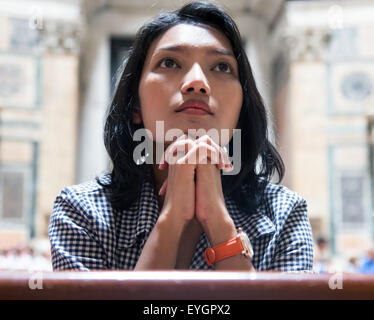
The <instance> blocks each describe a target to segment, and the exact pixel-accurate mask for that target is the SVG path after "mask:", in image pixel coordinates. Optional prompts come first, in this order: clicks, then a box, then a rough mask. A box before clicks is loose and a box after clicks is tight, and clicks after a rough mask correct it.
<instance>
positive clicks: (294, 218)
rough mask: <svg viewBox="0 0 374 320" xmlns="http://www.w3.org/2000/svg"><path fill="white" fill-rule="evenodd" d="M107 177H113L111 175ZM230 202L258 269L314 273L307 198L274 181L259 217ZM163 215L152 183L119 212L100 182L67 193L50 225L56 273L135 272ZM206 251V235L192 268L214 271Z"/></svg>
mask: <svg viewBox="0 0 374 320" xmlns="http://www.w3.org/2000/svg"><path fill="white" fill-rule="evenodd" d="M103 178H104V179H109V175H106V176H104V177H103ZM104 181H105V180H104ZM106 181H108V180H106ZM225 202H226V207H227V209H228V211H229V213H230V215H231V217H232V219H233V221H234V223H235V226H236V227H237V228H238V227H241V228H242V229H243V231H244V232H246V233H247V235H248V237H249V239H250V241H251V243H252V246H253V251H254V255H253V257H252V264H253V266H254V268H255V269H256V270H258V271H264V270H278V271H291V272H299V271H302V272H305V271H307V272H309V271H311V270H312V268H313V240H312V232H311V227H310V223H309V220H308V217H307V205H306V201H305V200H304V199H303V198H302V197H300V196H299V195H298V194H296V193H295V192H293V191H291V190H289V189H287V188H286V187H284V186H281V185H276V184H272V183H270V184H268V186H267V187H266V189H265V198H264V201H263V203H262V204H261V205H260V206H259V208H258V209H257V211H256V212H255V213H252V214H250V213H248V212H243V211H241V210H239V208H238V206H237V205H236V204H235V203H234V201H233V200H232V199H230V197H229V196H225ZM158 216H159V207H158V201H157V195H156V193H155V189H154V186H153V184H152V183H150V182H144V183H143V184H142V189H141V193H140V197H138V200H137V201H135V202H134V203H133V204H132V205H131V206H130V207H129V208H128V209H126V210H123V211H122V212H116V214H114V210H113V209H112V207H111V204H110V202H109V200H108V193H107V191H105V190H104V188H103V187H102V186H100V185H99V184H98V183H97V182H96V181H90V182H86V183H83V184H79V185H75V186H71V187H67V188H65V189H63V190H62V192H61V194H60V195H59V196H58V197H57V198H56V201H55V204H54V208H53V212H52V215H51V219H50V226H49V238H50V241H51V253H52V264H53V269H54V270H67V269H70V270H71V269H75V270H94V269H117V270H118V269H134V268H135V265H136V263H137V261H138V259H139V257H140V254H141V252H142V249H143V246H144V244H145V242H146V240H147V238H148V236H149V235H150V233H151V231H152V229H153V227H154V226H155V224H156V221H157V219H158ZM207 247H210V244H209V240H208V239H207V237H206V235H205V233H203V234H202V235H201V237H200V240H199V242H198V245H197V247H196V249H195V254H194V257H193V259H192V261H191V265H190V269H212V268H214V267H209V266H208V265H207V264H206V262H205V259H204V250H205V249H206V248H207Z"/></svg>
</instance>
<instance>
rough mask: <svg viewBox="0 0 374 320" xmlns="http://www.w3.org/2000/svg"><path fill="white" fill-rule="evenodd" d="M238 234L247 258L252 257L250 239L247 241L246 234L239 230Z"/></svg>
mask: <svg viewBox="0 0 374 320" xmlns="http://www.w3.org/2000/svg"><path fill="white" fill-rule="evenodd" d="M239 235H240V239H241V240H242V245H243V248H244V250H245V255H246V256H247V257H248V258H252V256H253V248H252V245H251V241H249V238H248V236H247V235H246V234H245V233H244V232H241V233H240V234H239Z"/></svg>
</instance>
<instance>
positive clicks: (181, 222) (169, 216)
mask: <svg viewBox="0 0 374 320" xmlns="http://www.w3.org/2000/svg"><path fill="white" fill-rule="evenodd" d="M188 223H189V221H188V220H185V219H181V218H179V217H178V215H177V214H175V213H173V212H171V211H163V212H161V214H160V216H159V218H158V220H157V223H156V226H157V228H158V229H159V230H160V231H162V232H167V233H171V232H173V233H175V234H176V235H177V236H178V235H179V236H181V235H182V233H183V231H184V229H185V228H186V226H187V225H188Z"/></svg>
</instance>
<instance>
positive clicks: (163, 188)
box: [158, 179, 168, 196]
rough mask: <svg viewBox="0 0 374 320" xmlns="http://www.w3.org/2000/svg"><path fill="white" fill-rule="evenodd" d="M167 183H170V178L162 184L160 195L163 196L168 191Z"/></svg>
mask: <svg viewBox="0 0 374 320" xmlns="http://www.w3.org/2000/svg"><path fill="white" fill-rule="evenodd" d="M167 185H168V179H166V180H165V181H164V183H163V184H162V186H161V188H160V191H159V192H158V195H159V196H163V195H164V194H165V193H166V187H167Z"/></svg>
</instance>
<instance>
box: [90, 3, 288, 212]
mask: <svg viewBox="0 0 374 320" xmlns="http://www.w3.org/2000/svg"><path fill="white" fill-rule="evenodd" d="M181 23H185V24H194V25H206V26H210V27H213V28H215V29H217V30H218V31H220V32H222V33H223V34H224V35H225V36H226V37H227V39H228V40H229V41H230V43H231V46H232V49H233V52H234V55H235V57H236V59H237V63H238V70H239V80H240V83H241V86H242V90H243V104H242V107H241V111H240V115H239V121H238V126H237V127H238V128H240V129H241V144H242V145H241V151H242V152H241V170H240V172H239V173H238V174H236V175H222V176H221V177H222V188H223V192H224V194H225V195H230V196H231V197H232V198H233V199H234V200H235V201H236V203H237V204H238V205H239V206H240V207H242V208H243V209H244V210H246V211H247V212H248V213H252V212H254V211H255V210H256V208H257V207H258V205H259V204H260V203H261V201H262V199H263V196H264V191H265V188H266V185H267V184H268V183H269V182H270V180H271V178H272V177H273V175H274V173H275V171H276V172H277V174H278V178H279V180H278V182H277V183H280V181H281V180H282V178H283V175H284V164H283V161H282V159H281V157H280V155H279V153H278V152H277V151H276V149H275V147H274V146H273V145H272V143H271V142H270V141H269V139H268V129H267V114H266V109H265V106H264V103H263V100H262V98H261V95H260V93H259V92H258V90H257V87H256V84H255V80H254V78H253V74H252V70H251V67H250V64H249V61H248V58H247V55H246V53H245V50H244V48H243V44H242V39H241V36H240V33H239V30H238V28H237V26H236V24H235V22H234V21H233V19H232V18H231V17H230V16H229V15H228V14H227V13H226V12H225V11H224V10H223V9H221V8H219V7H217V6H216V5H213V4H211V3H206V2H192V3H189V4H186V5H184V6H183V7H182V8H181V9H179V10H176V11H173V12H166V13H161V14H160V15H159V16H157V17H156V18H154V19H153V20H151V21H150V22H148V23H146V24H145V25H143V27H141V28H140V29H139V31H138V32H137V34H136V37H135V41H134V43H133V46H132V48H131V50H130V52H129V55H128V58H127V60H126V61H125V64H124V69H123V72H122V75H121V76H120V78H119V80H118V83H117V87H116V90H115V92H114V96H113V99H112V102H111V104H110V106H109V109H108V113H107V118H106V123H105V128H104V142H105V147H106V150H107V152H108V154H109V156H110V158H111V161H112V166H113V167H112V169H111V172H110V176H111V179H110V181H109V182H108V183H103V182H100V179H99V178H97V181H98V182H99V183H100V184H101V185H102V186H104V187H105V188H106V189H107V190H109V191H110V201H111V204H112V207H113V208H115V209H117V210H122V209H125V208H127V207H128V206H130V205H131V203H132V202H133V201H134V200H136V199H137V197H138V196H139V192H140V186H141V184H142V182H143V181H144V180H149V181H152V179H153V178H152V177H153V176H152V170H151V164H147V163H143V164H141V165H137V164H136V163H135V162H134V160H133V151H134V149H135V147H136V145H137V144H138V143H139V142H136V141H134V140H133V135H134V132H135V131H136V130H137V129H139V128H144V125H143V124H134V123H133V121H132V113H133V111H134V110H135V109H139V107H140V103H139V96H138V88H139V82H140V77H141V74H142V70H143V66H144V61H145V59H146V56H147V53H148V50H149V47H150V45H151V44H152V42H153V41H154V40H155V39H156V38H157V37H158V36H160V35H161V34H163V33H164V32H166V31H167V30H168V29H170V28H171V27H173V26H175V25H178V24H181ZM232 140H233V139H231V141H230V143H229V150H230V149H231V148H232ZM244 186H245V187H244Z"/></svg>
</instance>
